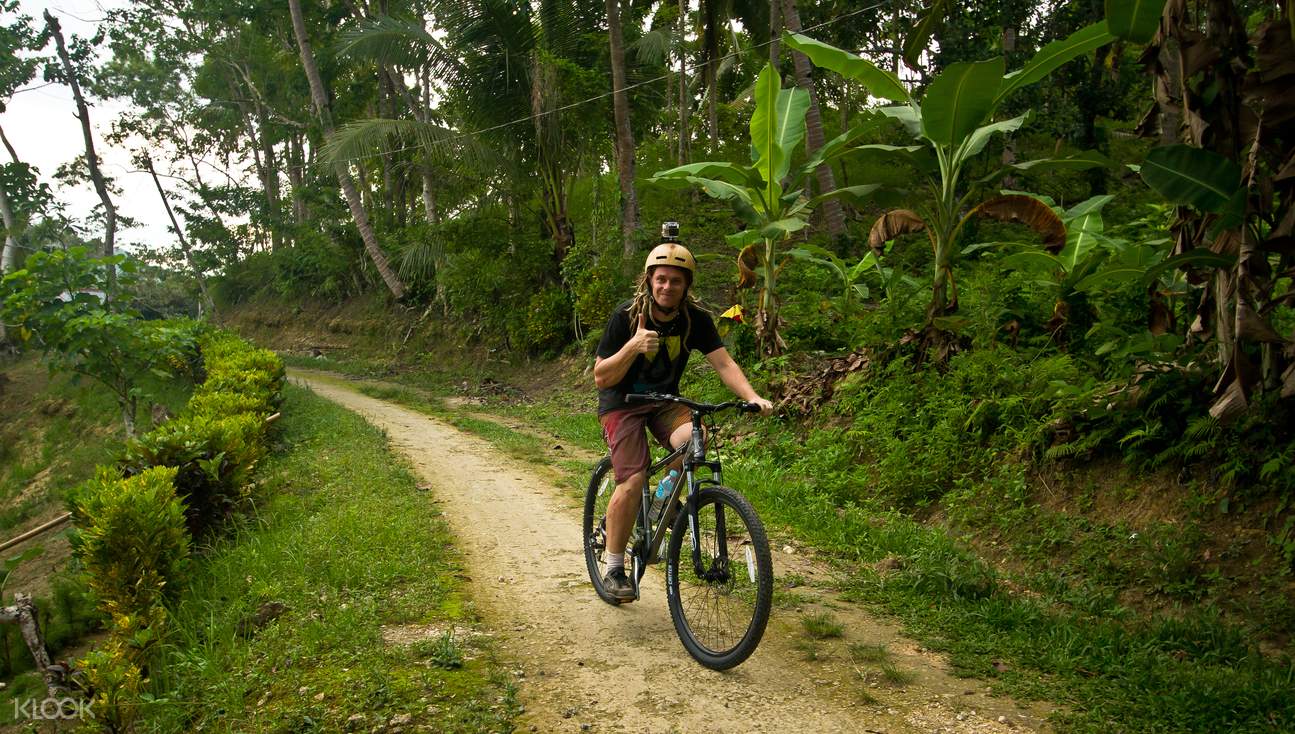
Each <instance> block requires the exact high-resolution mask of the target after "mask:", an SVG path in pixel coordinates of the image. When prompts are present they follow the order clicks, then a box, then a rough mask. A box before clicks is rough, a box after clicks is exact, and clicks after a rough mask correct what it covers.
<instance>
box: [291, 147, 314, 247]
mask: <svg viewBox="0 0 1295 734" xmlns="http://www.w3.org/2000/svg"><path fill="white" fill-rule="evenodd" d="M303 158H305V154H304V153H302V150H301V134H300V133H293V134H292V136H291V137H289V138H288V166H287V168H288V184H289V185H291V186H292V223H293V224H295V225H297V226H298V227H300V226H301V225H303V224H305V223H306V220H307V219H309V218H310V210H309V209H308V208H307V206H306V197H305V196H303V193H304V186H305V161H304V160H303Z"/></svg>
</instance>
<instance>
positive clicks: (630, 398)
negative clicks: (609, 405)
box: [625, 392, 653, 403]
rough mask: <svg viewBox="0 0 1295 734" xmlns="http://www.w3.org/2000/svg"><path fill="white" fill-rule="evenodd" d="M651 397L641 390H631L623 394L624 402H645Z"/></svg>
mask: <svg viewBox="0 0 1295 734" xmlns="http://www.w3.org/2000/svg"><path fill="white" fill-rule="evenodd" d="M652 399H653V397H652V396H651V395H650V394H644V393H641V392H632V393H629V394H627V395H626V396H625V402H627V403H646V402H649V401H651V400H652Z"/></svg>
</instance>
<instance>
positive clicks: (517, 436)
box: [359, 384, 551, 464]
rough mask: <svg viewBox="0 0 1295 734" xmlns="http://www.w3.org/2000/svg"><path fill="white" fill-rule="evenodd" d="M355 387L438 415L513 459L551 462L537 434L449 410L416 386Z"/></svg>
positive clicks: (377, 396) (365, 392) (378, 396)
mask: <svg viewBox="0 0 1295 734" xmlns="http://www.w3.org/2000/svg"><path fill="white" fill-rule="evenodd" d="M359 390H360V392H362V393H364V394H365V395H368V396H370V397H374V398H378V399H380V400H389V401H391V402H394V403H399V404H400V405H404V406H405V407H407V408H412V409H414V410H417V411H418V412H420V413H424V414H426V415H430V416H433V417H435V418H439V419H441V420H443V421H445V422H446V423H449V424H450V425H452V426H454V427H455V428H459V429H461V430H464V431H467V432H469V433H474V434H476V435H478V436H481V437H482V438H484V439H486V440H487V441H490V442H491V443H492V444H494V445H495V447H496V448H499V449H502V450H503V451H504V453H506V454H508V455H509V456H511V457H513V458H515V459H520V460H522V461H527V462H531V463H535V464H549V463H551V462H550V461H549V459H548V457H547V456H546V455H545V453H544V449H545V442H544V441H543V440H541V439H540V438H539V437H538V436H534V435H532V434H529V433H524V432H521V431H515V430H513V429H511V428H508V427H507V426H502V425H499V424H498V423H495V422H494V421H489V420H483V419H481V418H474V417H472V416H470V415H464V414H463V413H461V412H457V411H454V410H450V409H449V408H446V407H445V404H444V403H443V402H442V401H440V400H439V399H437V398H435V397H429V396H427V395H426V394H425V393H423V392H421V391H419V390H415V389H412V388H404V387H388V386H379V385H363V384H362V385H360V386H359Z"/></svg>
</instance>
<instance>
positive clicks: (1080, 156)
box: [1012, 150, 1115, 173]
mask: <svg viewBox="0 0 1295 734" xmlns="http://www.w3.org/2000/svg"><path fill="white" fill-rule="evenodd" d="M1113 167H1115V162H1114V161H1112V160H1111V159H1110V158H1107V157H1106V156H1104V155H1102V154H1101V153H1100V152H1098V151H1095V150H1085V151H1083V152H1082V153H1075V154H1074V155H1071V156H1066V157H1065V158H1036V159H1035V160H1032V161H1021V162H1020V163H1013V164H1012V168H1016V169H1019V170H1022V171H1034V172H1036V173H1037V172H1039V171H1051V170H1066V171H1086V170H1088V169H1090V168H1113Z"/></svg>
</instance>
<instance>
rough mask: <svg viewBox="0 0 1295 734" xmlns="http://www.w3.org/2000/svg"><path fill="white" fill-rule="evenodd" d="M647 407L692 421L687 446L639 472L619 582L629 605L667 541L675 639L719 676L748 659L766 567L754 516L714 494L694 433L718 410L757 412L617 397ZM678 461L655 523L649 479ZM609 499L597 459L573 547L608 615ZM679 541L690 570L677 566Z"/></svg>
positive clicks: (762, 621)
mask: <svg viewBox="0 0 1295 734" xmlns="http://www.w3.org/2000/svg"><path fill="white" fill-rule="evenodd" d="M647 401H659V402H675V403H680V404H682V405H685V406H687V407H688V408H689V409H690V410H691V411H692V438H691V439H690V440H689V441H687V442H686V443H684V445H683V446H680V447H679V448H677V449H675V450H674V451H671V452H669V453H668V454H667V455H666V456H664V457H662V458H660V459H658V460H657V461H656V462H654V463H652V464H651V465H650V466H649V467H648V470H647V471H646V472H645V479H644V483H643V498H642V502H640V504H639V511H638V515H637V518H636V521H635V526H634V531H633V533H632V534H631V535H630V539H629V545H628V546H627V548H626V554H627V558H626V560H627V561H630V563H631V564H632V566H631V568H629V569H627V571H630V573H628V574H627V575H628V576H629V578H630V583H631V585H632V586H633V587H634V598H635V600H637V599H639V582H640V580H641V579H642V578H643V574H644V572H645V571H646V570H647V567H648V566H650V565H652V564H654V563H656V562H657V561H659V560H660V559H661V551H662V549H663V547H665V543H666V540H667V538H666V533H667V532H669V539H668V540H669V546H668V547H667V548H665V550H666V555H665V561H666V598H667V600H668V602H669V606H670V617H671V619H673V620H674V626H675V631H676V632H677V633H678V635H679V640H680V641H681V642H682V643H683V646H684V648H685V649H686V650H687V651H688V653H689V654H690V655H692V656H693V658H695V659H696V660H697V662H699V663H701V664H702V665H704V666H706V667H707V668H711V669H713V670H727V669H729V668H732V667H734V666H735V665H738V664H740V663H741V662H742V661H744V660H746V659H747V658H748V657H750V655H751V653H752V652H754V651H755V648H756V646H757V645H759V644H760V638H761V637H762V636H763V635H764V628H765V625H766V624H767V623H768V621H769V607H770V604H771V602H772V598H773V560H772V557H771V555H770V553H769V540H768V537H767V536H766V535H765V531H764V525H763V523H761V522H760V518H759V516H758V515H757V514H756V512H755V508H753V507H752V506H751V503H750V502H749V501H748V500H747V499H746V498H745V497H743V496H742V495H741V494H740V493H738V492H737V491H736V490H734V489H732V488H730V487H725V486H724V485H723V474H722V470H721V466H720V462H719V461H718V460H709V459H707V456H706V445H705V442H704V441H703V436H704V433H703V430H702V426H703V421H704V419H705V418H707V417H708V416H713V415H714V414H716V413H719V412H721V411H724V410H728V409H731V408H736V409H738V410H742V411H745V412H758V411H759V410H760V408H759V407H758V406H756V405H754V404H752V403H748V402H745V401H731V402H727V403H718V404H709V403H698V402H694V401H692V400H688V399H686V398H681V397H679V396H677V395H664V394H658V393H647V394H631V395H627V396H626V402H630V403H636V402H647ZM680 457H682V458H683V472H682V474H681V475H680V479H681V480H682V481H676V482H675V484H674V487H673V488H672V489H671V492H670V495H669V496H668V497H667V498H666V501H665V503H664V505H663V509H662V511H661V515H660V517H652V516H651V512H650V510H651V507H652V499H653V492H652V490H651V489H650V488H651V487H653V486H654V484H655V483H654V482H653V481H652V477H653V476H654V475H656V474H657V473H659V472H660V471H661V470H662V469H664V468H665V467H668V466H669V465H670V464H672V463H673V462H674V461H675V460H677V459H679V458H680ZM703 469H705V470H707V471H708V472H709V474H708V475H707V476H699V475H698V471H699V470H703ZM685 487H686V488H687V495H686V496H684V495H683V492H684V488H685ZM615 489H616V481H615V478H614V476H613V475H612V472H611V457H610V456H605V457H603V459H602V461H600V462H599V463H598V465H597V466H596V467H595V468H594V471H593V475H592V476H591V477H590V478H589V486H588V489H587V490H586V492H585V511H584V522H583V533H584V536H583V537H584V552H585V563H586V565H587V566H588V568H589V578H590V580H592V581H593V584H594V589H595V590H596V591H597V592H598V596H599V597H600V598H601V599H602V600H603V601H605V602H607V603H608V604H613V605H616V604H620V601H619V600H618V599H616V598H615V597H613V596H611V595H610V594H608V593H607V592H606V591H605V590H604V588H603V583H602V579H603V574H604V573H605V571H606V566H605V563H604V559H603V554H604V552H605V551H606V529H605V522H606V512H607V503H608V502H609V501H610V500H611V497H612V495H613V494H614V492H615ZM685 537H687V539H688V543H689V548H690V549H691V554H690V556H689V557H688V559H689V560H691V563H687V562H685V563H681V562H680V555H681V551H682V550H683V548H684V539H685ZM734 551H736V552H734Z"/></svg>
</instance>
